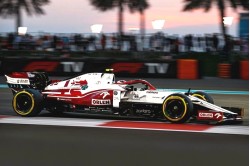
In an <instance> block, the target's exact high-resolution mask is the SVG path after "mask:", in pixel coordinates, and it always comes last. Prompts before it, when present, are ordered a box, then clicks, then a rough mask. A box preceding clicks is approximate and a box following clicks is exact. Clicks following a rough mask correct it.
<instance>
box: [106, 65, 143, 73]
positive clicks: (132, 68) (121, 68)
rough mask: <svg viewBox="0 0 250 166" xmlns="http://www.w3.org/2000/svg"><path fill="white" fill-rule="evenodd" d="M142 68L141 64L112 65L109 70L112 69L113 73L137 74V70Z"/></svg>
mask: <svg viewBox="0 0 250 166" xmlns="http://www.w3.org/2000/svg"><path fill="white" fill-rule="evenodd" d="M142 67H143V63H123V62H121V63H114V64H112V66H111V68H112V69H114V72H116V73H119V72H128V73H131V74H133V73H138V72H139V70H140V69H141V68H142Z"/></svg>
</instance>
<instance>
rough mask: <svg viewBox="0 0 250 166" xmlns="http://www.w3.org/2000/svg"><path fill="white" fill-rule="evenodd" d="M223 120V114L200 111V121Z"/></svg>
mask: <svg viewBox="0 0 250 166" xmlns="http://www.w3.org/2000/svg"><path fill="white" fill-rule="evenodd" d="M222 118H223V113H222V112H210V111H199V112H198V116H197V119H198V120H215V121H220V120H222Z"/></svg>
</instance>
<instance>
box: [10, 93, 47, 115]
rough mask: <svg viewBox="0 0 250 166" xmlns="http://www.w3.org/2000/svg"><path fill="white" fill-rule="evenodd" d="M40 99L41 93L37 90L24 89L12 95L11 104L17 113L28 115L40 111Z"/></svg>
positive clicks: (36, 113) (41, 98) (41, 99)
mask: <svg viewBox="0 0 250 166" xmlns="http://www.w3.org/2000/svg"><path fill="white" fill-rule="evenodd" d="M42 101H43V97H42V94H41V93H40V92H39V91H38V90H34V89H26V90H22V91H20V92H17V93H16V94H15V95H14V97H13V101H12V106H13V109H14V111H15V112H16V113H17V114H18V115H20V116H24V117H30V116H36V115H38V114H39V113H40V112H41V110H42Z"/></svg>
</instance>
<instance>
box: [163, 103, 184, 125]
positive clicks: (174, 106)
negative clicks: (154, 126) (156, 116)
mask: <svg viewBox="0 0 250 166" xmlns="http://www.w3.org/2000/svg"><path fill="white" fill-rule="evenodd" d="M184 110H185V105H183V102H182V101H180V100H171V101H169V103H168V105H167V106H166V108H165V114H166V115H167V116H168V117H169V118H170V119H175V120H178V119H181V118H182V117H183V115H184V113H185V112H184Z"/></svg>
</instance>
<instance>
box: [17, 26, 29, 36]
mask: <svg viewBox="0 0 250 166" xmlns="http://www.w3.org/2000/svg"><path fill="white" fill-rule="evenodd" d="M27 30H28V28H27V27H18V35H20V36H24V35H25V34H26V33H27Z"/></svg>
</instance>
